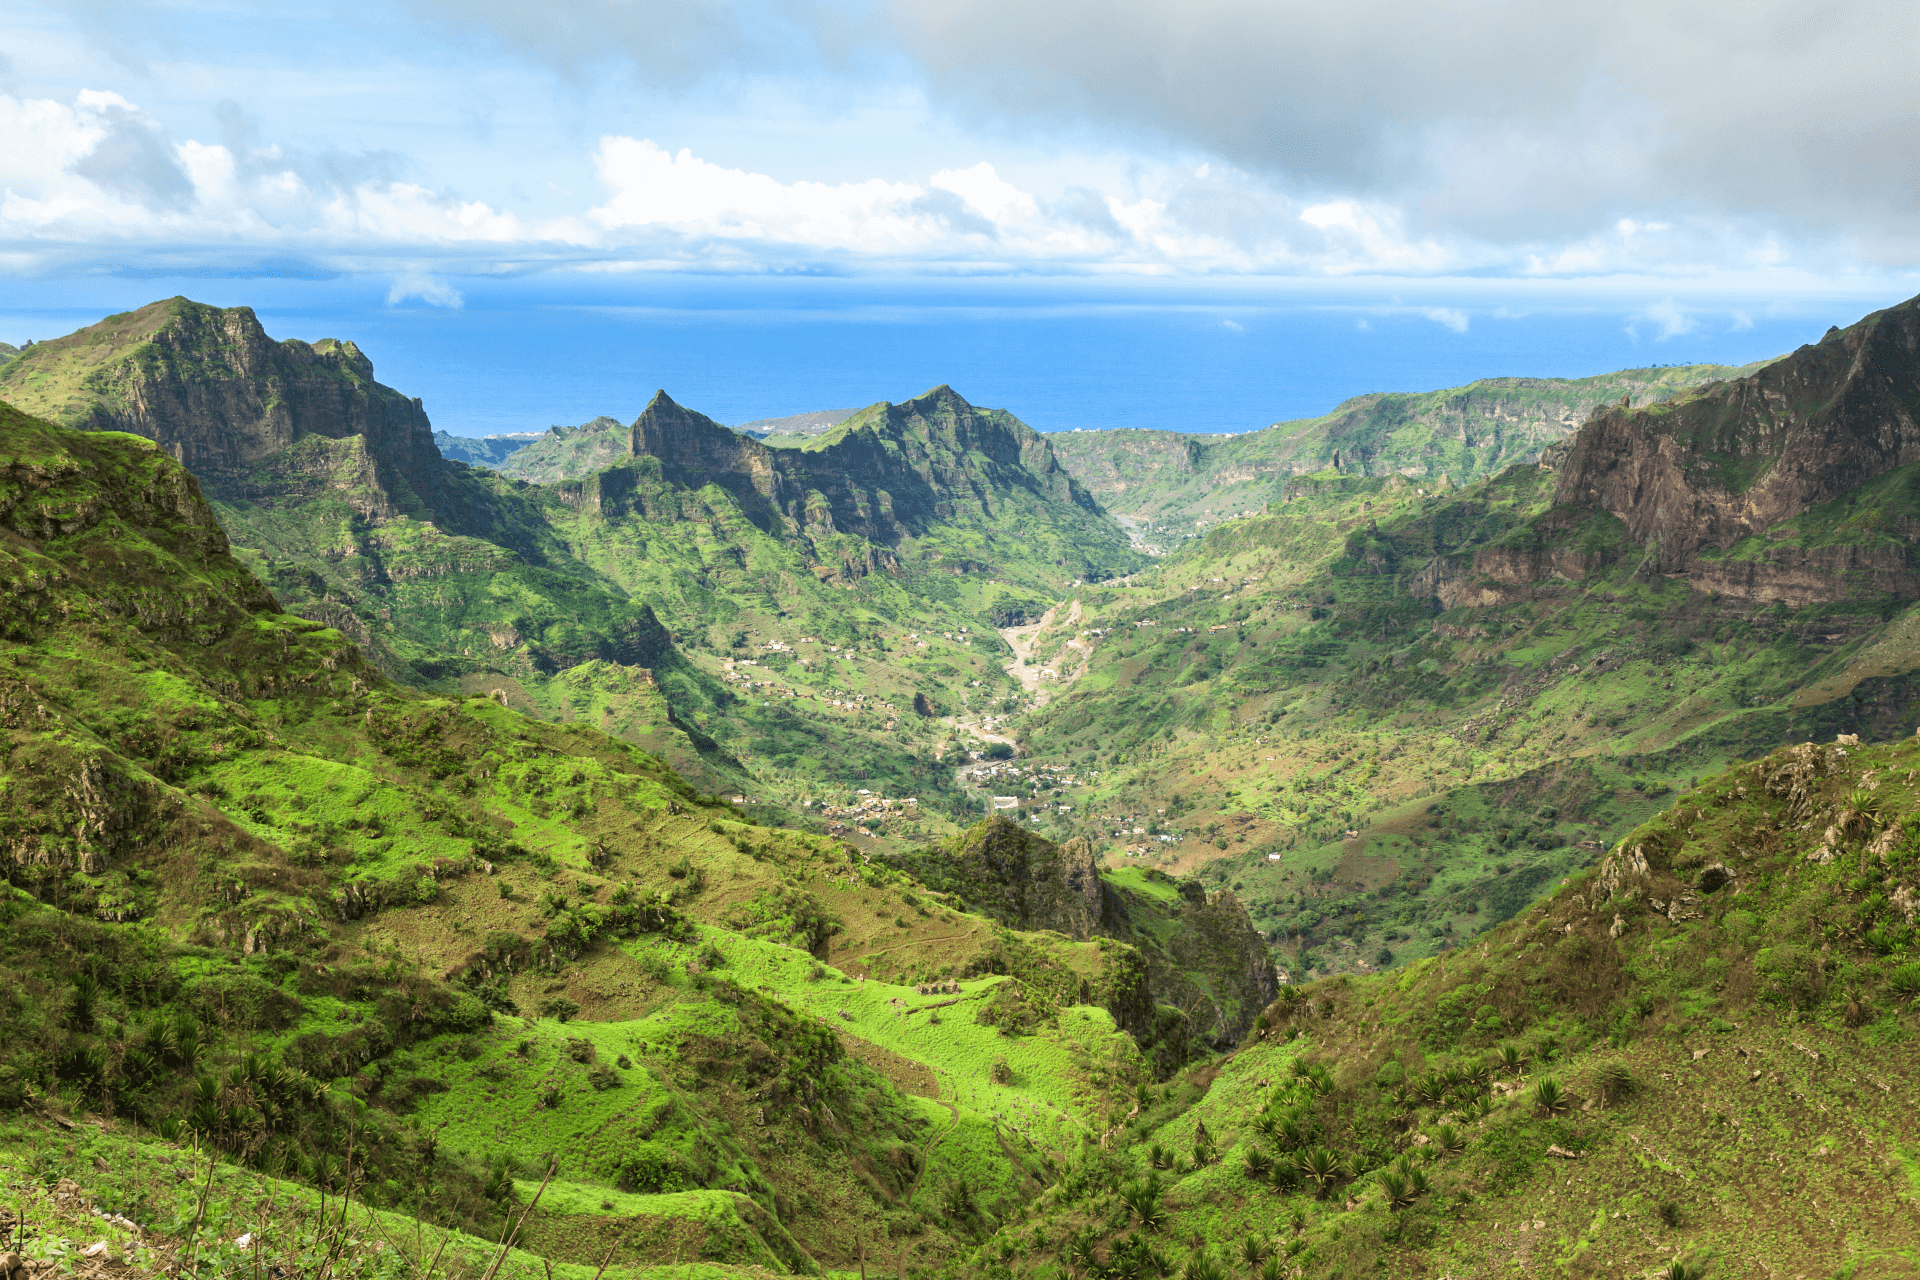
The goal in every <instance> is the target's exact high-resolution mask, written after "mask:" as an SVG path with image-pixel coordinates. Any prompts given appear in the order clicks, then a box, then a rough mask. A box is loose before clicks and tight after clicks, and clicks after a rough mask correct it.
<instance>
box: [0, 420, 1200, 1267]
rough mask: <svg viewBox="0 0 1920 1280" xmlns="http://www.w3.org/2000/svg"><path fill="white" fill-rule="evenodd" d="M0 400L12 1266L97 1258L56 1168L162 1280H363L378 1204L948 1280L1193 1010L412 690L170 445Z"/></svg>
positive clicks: (1043, 941) (875, 870)
mask: <svg viewBox="0 0 1920 1280" xmlns="http://www.w3.org/2000/svg"><path fill="white" fill-rule="evenodd" d="M0 413H3V414H4V415H5V419H4V427H5V430H4V432H0V439H4V440H5V442H6V443H5V451H4V454H0V521H4V524H5V526H6V528H7V538H6V540H5V543H4V546H0V575H4V577H5V580H6V583H7V590H6V592H5V594H4V598H5V600H6V601H7V609H6V612H5V613H4V615H0V625H4V628H5V637H6V640H5V650H4V654H3V655H0V663H4V676H3V677H0V681H3V682H0V708H3V709H4V714H5V716H6V718H7V723H8V729H9V737H8V748H7V751H8V754H7V756H6V759H5V761H4V775H3V776H4V781H5V786H4V787H3V788H0V796H3V797H4V806H5V807H4V811H3V812H0V832H3V833H4V835H5V839H6V845H5V849H6V855H7V862H6V864H5V867H6V873H7V878H8V885H7V886H6V888H5V894H4V897H3V898H0V916H3V917H4V922H5V927H4V929H0V968H4V970H5V977H4V981H0V991H4V992H5V993H6V995H5V997H4V999H3V1000H0V1023H4V1031H0V1105H3V1106H4V1107H6V1108H7V1109H10V1110H17V1111H18V1112H19V1113H20V1118H19V1119H18V1121H17V1122H15V1123H13V1124H12V1125H11V1127H9V1128H7V1129H6V1130H5V1132H4V1133H0V1145H5V1144H12V1145H11V1147H10V1150H12V1151H17V1152H19V1155H18V1157H17V1159H16V1163H15V1164H14V1165H13V1170H14V1173H15V1174H16V1175H22V1174H24V1176H16V1177H14V1179H13V1182H14V1184H15V1185H14V1186H13V1188H12V1189H13V1190H14V1191H15V1192H16V1193H17V1196H16V1198H15V1199H14V1201H13V1203H14V1204H16V1205H19V1204H24V1203H26V1200H25V1199H23V1198H20V1197H29V1196H30V1197H32V1199H33V1202H34V1203H35V1204H36V1206H38V1205H39V1204H40V1203H41V1201H42V1199H43V1197H44V1195H45V1193H46V1192H55V1193H57V1194H55V1195H54V1196H53V1197H52V1200H53V1203H50V1204H47V1205H46V1210H47V1212H46V1214H45V1215H44V1216H39V1215H38V1209H37V1208H36V1217H35V1219H34V1230H33V1232H32V1233H30V1235H29V1238H28V1239H27V1240H26V1241H25V1242H24V1244H25V1247H26V1249H27V1252H28V1253H29V1254H30V1255H31V1256H33V1257H35V1258H43V1259H51V1258H56V1257H60V1256H64V1254H63V1251H64V1250H67V1249H69V1247H70V1244H71V1238H70V1235H68V1234H63V1233H70V1232H73V1231H75V1230H76V1229H77V1228H76V1227H75V1226H73V1225H72V1224H71V1222H70V1221H69V1219H71V1218H72V1217H73V1216H74V1215H73V1214H72V1212H71V1210H72V1209H73V1208H74V1204H73V1196H74V1195H76V1194H79V1193H78V1192H74V1191H67V1192H61V1191H60V1188H61V1187H63V1186H65V1184H64V1183H62V1182H61V1179H63V1178H69V1179H75V1180H78V1181H80V1182H81V1188H82V1190H85V1191H89V1192H90V1193H91V1196H92V1198H93V1199H92V1202H93V1203H96V1204H101V1205H103V1206H104V1208H105V1210H106V1211H110V1212H113V1213H118V1214H121V1215H123V1216H124V1217H125V1218H126V1220H127V1221H129V1222H131V1223H133V1224H134V1225H135V1226H136V1227H137V1228H139V1229H140V1230H139V1231H137V1232H134V1233H132V1234H134V1235H136V1236H138V1238H139V1239H140V1241H141V1242H142V1243H141V1244H140V1245H138V1246H137V1249H136V1252H137V1250H138V1249H139V1248H145V1249H147V1250H149V1253H148V1254H147V1255H145V1257H146V1260H147V1263H148V1265H156V1263H155V1260H154V1259H153V1258H152V1256H151V1251H152V1250H154V1249H156V1248H157V1249H162V1250H169V1251H171V1250H179V1251H182V1252H188V1253H192V1252H198V1253H200V1254H203V1255H205V1256H206V1257H207V1259H208V1262H209V1265H210V1266H212V1267H213V1268H214V1269H216V1270H217V1269H219V1268H221V1267H225V1266H228V1265H231V1263H232V1262H233V1260H234V1259H235V1258H236V1257H238V1256H239V1255H238V1254H236V1252H235V1251H234V1249H233V1248H232V1246H231V1236H230V1235H229V1234H227V1229H228V1227H229V1225H230V1224H233V1223H236V1222H245V1223H249V1224H250V1225H252V1226H254V1227H256V1228H263V1229H265V1230H263V1232H262V1234H263V1235H264V1237H265V1238H266V1239H267V1240H269V1241H271V1244H270V1245H268V1246H266V1247H267V1248H268V1249H269V1250H270V1252H269V1253H268V1254H267V1255H266V1257H265V1259H264V1261H263V1264H262V1265H285V1266H290V1267H293V1268H295V1269H303V1268H305V1267H309V1266H312V1265H314V1262H315V1251H316V1250H319V1251H321V1252H326V1251H335V1250H339V1249H345V1250H347V1251H348V1252H349V1253H352V1254H354V1255H356V1256H357V1257H359V1258H360V1262H358V1263H356V1264H355V1265H356V1266H366V1265H371V1264H370V1263H369V1262H368V1261H367V1259H368V1256H369V1248H368V1246H369V1245H375V1246H376V1247H377V1244H378V1243H379V1242H377V1241H371V1240H369V1239H368V1238H367V1236H368V1234H369V1233H370V1231H372V1230H373V1227H372V1225H371V1224H372V1223H373V1222H374V1217H373V1215H374V1214H376V1213H378V1212H382V1211H391V1212H394V1213H398V1214H401V1215H402V1216H403V1218H405V1217H412V1218H413V1219H415V1220H416V1225H413V1226H411V1227H410V1228H408V1229H410V1230H412V1231H414V1232H415V1235H414V1237H413V1239H414V1240H415V1242H416V1244H417V1242H418V1240H420V1239H421V1238H423V1237H421V1236H420V1235H419V1234H418V1233H419V1232H420V1231H422V1230H426V1229H427V1228H428V1227H431V1229H432V1230H433V1232H434V1235H435V1237H436V1238H441V1237H444V1238H445V1239H446V1240H448V1241H450V1242H451V1243H450V1245H449V1247H451V1248H452V1249H453V1250H454V1252H455V1254H456V1255H459V1256H467V1257H473V1256H478V1255H479V1254H481V1253H484V1251H485V1248H486V1243H487V1242H488V1241H494V1240H498V1239H500V1238H501V1236H502V1233H503V1231H506V1230H509V1229H511V1228H509V1223H510V1222H513V1223H521V1219H522V1216H523V1215H525V1221H524V1223H522V1224H521V1226H520V1228H519V1231H520V1234H519V1236H518V1242H519V1247H520V1248H521V1249H522V1250H524V1251H527V1252H526V1254H523V1255H522V1256H532V1257H537V1258H539V1259H541V1260H543V1261H544V1262H546V1263H550V1264H555V1265H559V1266H562V1267H565V1266H589V1265H594V1264H595V1263H596V1262H598V1261H600V1260H603V1259H606V1258H608V1257H609V1256H610V1254H609V1251H610V1250H611V1251H613V1253H615V1254H617V1261H618V1262H619V1264H620V1266H621V1267H622V1268H624V1269H627V1270H629V1271H631V1270H632V1269H633V1268H637V1267H641V1266H643V1265H651V1264H659V1265H670V1264H674V1263H676V1262H677V1261H679V1260H691V1259H695V1258H698V1259H704V1260H707V1261H712V1262H716V1263H725V1264H728V1265H739V1266H763V1267H768V1268H772V1269H775V1270H778V1271H798V1272H815V1271H818V1270H819V1269H821V1268H823V1267H834V1266H839V1267H852V1266H855V1265H857V1263H858V1261H859V1258H860V1256H861V1254H862V1252H863V1251H868V1252H871V1253H873V1254H874V1255H876V1256H880V1255H895V1256H898V1255H902V1254H903V1252H906V1251H910V1252H911V1253H912V1255H913V1257H914V1258H916V1259H917V1260H920V1261H921V1262H923V1263H928V1264H931V1263H937V1262H939V1261H940V1260H942V1259H945V1258H949V1257H952V1256H954V1255H955V1254H956V1252H957V1251H958V1250H960V1249H962V1248H964V1247H966V1246H967V1245H968V1244H969V1243H970V1242H971V1241H973V1240H976V1239H977V1238H978V1237H979V1235H980V1234H981V1232H982V1231H983V1230H984V1229H985V1227H986V1224H987V1223H989V1222H991V1221H993V1220H996V1219H997V1218H998V1217H1000V1216H1004V1215H1005V1214H1006V1213H1008V1212H1010V1211H1011V1209H1012V1207H1013V1206H1014V1205H1015V1204H1017V1203H1019V1202H1021V1201H1023V1200H1027V1199H1030V1198H1031V1197H1032V1196H1033V1195H1034V1194H1035V1193H1037V1191H1038V1190H1039V1189H1040V1188H1041V1187H1042V1186H1043V1185H1045V1184H1046V1182H1047V1181H1049V1180H1050V1179H1051V1177H1052V1176H1053V1170H1055V1169H1057V1168H1058V1167H1059V1164H1060V1162H1061V1161H1062V1160H1064V1159H1065V1158H1066V1157H1067V1153H1068V1152H1069V1151H1070V1150H1071V1149H1072V1148H1073V1146H1074V1145H1075V1144H1076V1143H1077V1142H1078V1140H1079V1135H1081V1134H1082V1133H1084V1132H1086V1131H1087V1130H1088V1129H1089V1128H1090V1127H1092V1126H1095V1125H1097V1124H1105V1123H1108V1117H1110V1116H1111V1115H1113V1114H1114V1113H1115V1111H1116V1108H1117V1107H1118V1105H1119V1102H1118V1098H1119V1093H1118V1091H1119V1090H1121V1089H1122V1088H1123V1087H1130V1086H1129V1082H1130V1081H1132V1080H1134V1079H1136V1078H1139V1079H1145V1078H1147V1076H1148V1075H1149V1074H1150V1073H1151V1071H1152V1069H1153V1068H1152V1066H1151V1065H1150V1064H1149V1063H1148V1062H1147V1061H1146V1060H1145V1059H1144V1058H1143V1056H1142V1053H1141V1050H1140V1048H1139V1047H1138V1046H1137V1044H1136V1042H1135V1040H1134V1038H1133V1037H1132V1036H1131V1035H1130V1034H1128V1033H1127V1032H1126V1031H1124V1030H1122V1028H1121V1026H1120V1020H1126V1021H1128V1022H1129V1023H1132V1024H1138V1025H1145V1026H1153V1025H1156V1024H1159V1025H1165V1024H1166V1022H1167V1018H1171V1019H1173V1020H1174V1021H1175V1022H1180V1021H1182V1015H1180V1014H1179V1013H1178V1012H1177V1011H1171V1010H1170V1011H1169V1012H1168V1014H1167V1016H1166V1017H1160V1016H1158V1015H1156V1014H1155V1012H1154V1006H1153V1003H1152V999H1151V996H1150V994H1149V993H1148V991H1147V989H1146V979H1145V973H1146V967H1145V964H1144V962H1143V961H1142V959H1141V958H1140V956H1139V954H1138V953H1137V952H1135V951H1134V949H1133V948H1131V947H1128V946H1126V945H1125V944H1122V943H1118V942H1114V941H1112V940H1110V939H1092V938H1089V939H1086V940H1083V941H1072V940H1069V939H1066V938H1063V937H1060V936H1059V935H1055V934H1047V933H1034V932H1023V931H1019V930H1010V929H1008V928H1006V927H1005V926H1003V925H1001V924H999V923H997V922H996V921H994V920H992V919H990V918H987V917H984V916H979V915H973V914H969V913H967V912H965V911H963V910H961V909H958V908H957V907H956V906H955V905H952V904H950V903H949V902H948V901H947V900H946V899H945V897H944V896H943V895H941V894H940V893H938V892H935V891H931V890H928V889H927V888H926V887H925V886H922V885H918V884H916V883H914V882H912V881H911V880H909V879H908V878H906V877H905V876H903V875H902V874H901V873H899V872H898V871H894V870H888V869H885V868H882V867H879V866H875V865H871V864H869V863H868V862H867V860H866V859H865V858H863V857H862V856H861V855H859V854H858V853H856V852H855V851H854V850H853V849H852V848H850V847H849V846H847V845H846V844H844V843H841V842H838V841H833V840H828V839H823V838H821V837H819V836H814V835H808V834H804V833H799V832H794V831H785V830H777V829H769V828H766V827H763V826H760V825H757V824H755V823H753V822H752V821H751V820H746V821H743V820H742V817H743V815H741V814H740V813H739V812H738V810H737V809H736V808H735V807H734V806H732V805H729V804H725V803H723V802H719V801H717V800H716V799H715V798H714V797H710V796H704V795H700V794H697V793H696V792H694V791H693V789H692V788H690V787H689V786H688V785H687V784H686V783H685V782H684V781H683V780H682V779H681V778H680V777H679V776H678V775H676V774H675V773H674V772H673V771H672V770H671V769H670V768H668V767H667V766H666V765H665V763H664V762H663V761H661V760H660V759H659V758H658V757H656V756H653V755H651V754H649V753H647V752H644V751H641V750H639V749H638V748H636V747H634V746H633V745H631V744H630V743H626V742H621V741H619V740H617V739H614V738H611V737H609V736H607V735H605V734H603V733H601V732H599V731H597V730H594V729H592V728H588V727H586V726H583V725H578V724H570V725H556V724H552V723H547V722H543V721H540V720H535V719H529V718H526V717H523V716H521V715H519V714H517V713H516V712H514V711H512V710H511V709H509V708H508V707H505V706H503V705H501V703H500V701H499V700H497V699H494V698H490V697H486V696H477V697H470V698H447V697H434V696H430V695H425V694H421V693H418V692H414V691H409V690H406V689H403V688H401V687H398V686H396V685H393V684H391V683H389V682H387V681H386V680H385V679H384V678H383V677H381V676H380V674H379V673H378V671H377V670H376V669H374V668H373V667H372V666H371V665H370V664H368V663H367V662H366V661H365V660H364V659H363V658H362V657H361V656H360V655H359V653H358V652H357V651H356V650H355V649H354V648H353V647H352V646H351V645H350V644H349V643H348V642H347V640H346V639H345V637H344V636H342V635H341V634H340V633H339V632H337V631H333V630H331V629H328V628H324V627H322V626H320V625H318V624H316V623H314V622H311V621H309V620H306V619H302V618H299V617H297V616H295V615H291V614H288V613H285V612H283V611H282V610H281V609H280V607H279V606H278V605H277V604H276V603H275V602H274V600H273V599H272V597H271V596H270V595H269V594H268V593H267V592H266V591H265V590H264V588H263V587H262V585H261V584H260V583H259V582H258V581H257V580H255V579H253V578H252V577H251V576H250V575H249V574H248V573H247V572H246V570H245V567H244V565H243V564H242V563H241V562H240V561H238V560H237V559H236V558H234V557H233V556H232V555H231V554H230V553H229V551H228V549H227V545H226V539H225V536H224V535H223V533H222V532H221V530H220V529H219V526H218V524H217V523H216V522H215V520H214V518H213V513H212V510H211V508H210V507H209V506H208V505H207V504H206V503H205V501H204V500H203V499H202V498H201V496H200V494H199V492H198V487H197V486H196V485H195V483H194V481H193V480H192V478H191V477H190V476H189V475H188V474H187V473H186V472H185V471H183V470H182V469H181V468H180V467H179V466H178V465H177V464H175V463H174V462H173V461H172V460H171V459H169V458H167V457H166V456H165V454H164V453H163V452H161V451H160V450H159V449H157V448H156V447H154V446H153V445H152V444H151V443H150V442H147V441H144V440H141V439H139V438H137V437H134V436H130V435H123V434H118V433H105V432H93V433H74V432H69V431H66V430H63V429H61V428H57V427H53V426H51V425H49V424H44V423H39V422H36V421H34V420H32V419H29V418H26V417H25V416H23V415H20V414H18V413H17V412H15V411H12V410H10V409H0ZM1184 1039H1185V1038H1184V1037H1183V1041H1184ZM1180 1060H1184V1058H1181V1059H1178V1060H1176V1061H1174V1062H1173V1063H1170V1064H1169V1069H1170V1068H1171V1066H1177V1065H1178V1061H1180ZM82 1121H86V1122H88V1123H86V1124H85V1125H84V1135H85V1140H84V1141H66V1140H64V1138H63V1135H67V1134H73V1133H80V1132H82V1129H79V1128H76V1127H75V1126H78V1125H80V1124H81V1122H82ZM209 1157H212V1160H211V1161H210V1160H209ZM96 1159H98V1160H100V1161H104V1162H105V1164H106V1165H107V1169H106V1170H105V1171H104V1172H112V1171H114V1170H118V1172H117V1173H115V1174H114V1176H111V1177H106V1178H102V1177H100V1176H99V1174H100V1173H102V1172H103V1170H101V1168H100V1166H99V1165H97V1164H95V1163H93V1162H94V1161H95V1160H96ZM183 1170H187V1171H190V1173H186V1174H183V1173H182V1172H181V1171H183ZM249 1171H251V1172H249ZM202 1178H204V1179H206V1181H205V1182H204V1183H201V1184H200V1185H201V1186H202V1187H203V1188H210V1190H204V1189H203V1190H201V1191H198V1192H196V1191H195V1190H194V1187H195V1181H194V1180H199V1179H202ZM549 1178H550V1181H549V1182H548V1184H547V1187H546V1190H545V1191H544V1192H540V1191H539V1186H540V1183H541V1182H542V1180H543V1179H549ZM190 1179H191V1180H190ZM293 1184H298V1186H295V1185H293ZM301 1188H306V1190H302V1189H301ZM321 1193H325V1194H328V1195H331V1196H332V1197H333V1198H334V1201H335V1212H336V1213H339V1212H345V1213H348V1214H351V1215H353V1217H354V1219H355V1220H358V1218H359V1217H360V1216H361V1215H365V1216H366V1219H367V1222H368V1224H369V1226H368V1227H364V1228H360V1229H358V1230H356V1231H354V1232H353V1233H352V1236H351V1239H349V1238H348V1236H347V1235H346V1234H343V1232H344V1231H345V1228H339V1227H329V1226H328V1221H329V1220H328V1219H327V1218H326V1216H325V1215H324V1213H319V1212H318V1211H317V1210H316V1209H315V1208H313V1206H314V1204H315V1202H316V1200H317V1198H318V1196H319V1195H320V1194H321ZM536 1193H537V1194H538V1195H539V1204H538V1207H537V1208H536V1207H535V1206H534V1201H535V1197H536ZM63 1195H64V1197H65V1199H64V1200H63V1199H62V1196H63ZM343 1197H344V1199H343ZM302 1206H307V1207H305V1208H303V1207H302ZM190 1208H191V1211H190ZM316 1214H317V1215H318V1216H317V1217H316ZM399 1220H400V1219H391V1218H389V1219H381V1221H382V1222H383V1223H386V1224H388V1225H386V1226H381V1227H379V1228H378V1229H379V1230H381V1231H388V1230H391V1231H394V1232H396V1233H397V1232H398V1231H399V1230H400V1228H399V1227H397V1226H393V1225H392V1224H393V1223H395V1222H397V1221H399ZM62 1224H64V1225H62ZM269 1224H271V1227H270V1229H267V1228H269ZM448 1231H453V1232H455V1233H456V1234H455V1235H453V1236H450V1237H449V1236H446V1232H448ZM127 1234H128V1233H127V1232H126V1230H125V1229H122V1230H121V1231H120V1232H119V1233H117V1234H116V1235H115V1240H116V1241H118V1240H120V1239H122V1238H125V1237H126V1236H127ZM236 1234H237V1233H236ZM396 1238H397V1236H396ZM396 1247H397V1246H396ZM435 1247H436V1248H437V1247H438V1245H437V1244H436V1246H435ZM194 1265H196V1266H197V1265H198V1264H194ZM634 1273H635V1274H638V1272H634Z"/></svg>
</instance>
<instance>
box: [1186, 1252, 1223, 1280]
mask: <svg viewBox="0 0 1920 1280" xmlns="http://www.w3.org/2000/svg"><path fill="white" fill-rule="evenodd" d="M1180 1276H1181V1280H1227V1272H1226V1268H1224V1267H1222V1266H1221V1265H1220V1264H1219V1263H1218V1262H1216V1261H1214V1259H1213V1255H1212V1254H1209V1253H1204V1252H1202V1253H1196V1254H1194V1255H1193V1256H1192V1257H1191V1258H1188V1259H1187V1265H1186V1266H1185V1267H1184V1268H1182V1269H1181V1271H1180Z"/></svg>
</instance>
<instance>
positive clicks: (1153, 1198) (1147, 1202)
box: [1120, 1174, 1167, 1231]
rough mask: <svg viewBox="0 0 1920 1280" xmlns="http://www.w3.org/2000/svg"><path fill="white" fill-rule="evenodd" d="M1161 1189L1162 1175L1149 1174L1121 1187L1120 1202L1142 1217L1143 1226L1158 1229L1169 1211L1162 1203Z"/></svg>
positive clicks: (1152, 1229)
mask: <svg viewBox="0 0 1920 1280" xmlns="http://www.w3.org/2000/svg"><path fill="white" fill-rule="evenodd" d="M1160 1191H1161V1185H1160V1176H1159V1175H1158V1174H1149V1175H1148V1176H1146V1177H1145V1178H1140V1179H1136V1180H1135V1181H1133V1182H1129V1183H1127V1184H1126V1185H1125V1186H1123V1187H1121V1188H1120V1203H1122V1204H1124V1205H1126V1206H1127V1208H1128V1209H1129V1210H1130V1211H1131V1212H1132V1213H1133V1215H1134V1216H1135V1217H1136V1218H1138V1219H1140V1225H1141V1226H1142V1227H1144V1228H1145V1229H1147V1230H1148V1231H1158V1230H1159V1229H1160V1228H1161V1227H1163V1226H1165V1225H1166V1221H1167V1211H1166V1210H1165V1209H1164V1208H1162V1207H1161V1205H1160Z"/></svg>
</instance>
